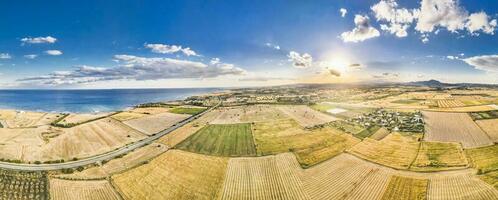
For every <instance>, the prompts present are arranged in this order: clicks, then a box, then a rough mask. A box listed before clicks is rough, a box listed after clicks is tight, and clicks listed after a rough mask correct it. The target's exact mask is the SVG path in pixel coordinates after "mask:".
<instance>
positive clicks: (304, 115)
mask: <svg viewBox="0 0 498 200" xmlns="http://www.w3.org/2000/svg"><path fill="white" fill-rule="evenodd" d="M277 108H278V109H279V110H280V111H281V112H282V113H285V114H286V115H288V116H289V117H290V118H292V119H294V120H296V121H297V122H298V123H299V124H300V125H301V126H302V127H313V126H316V125H320V124H325V123H328V122H331V121H335V120H338V119H337V118H335V117H332V116H330V115H327V114H324V113H321V112H318V111H315V110H313V109H311V108H310V107H308V106H304V105H298V106H278V107H277Z"/></svg>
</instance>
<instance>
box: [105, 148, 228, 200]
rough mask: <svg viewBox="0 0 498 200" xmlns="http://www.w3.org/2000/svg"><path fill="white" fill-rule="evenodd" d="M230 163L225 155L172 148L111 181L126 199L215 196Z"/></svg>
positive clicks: (219, 189) (212, 197) (219, 190)
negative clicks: (212, 154) (209, 154)
mask: <svg viewBox="0 0 498 200" xmlns="http://www.w3.org/2000/svg"><path fill="white" fill-rule="evenodd" d="M227 163H228V160H227V159H226V158H220V157H214V156H206V155H200V154H194V153H189V152H184V151H179V150H169V151H167V152H166V153H164V154H162V155H160V156H159V157H157V158H155V159H153V160H152V161H151V162H150V163H148V164H145V165H142V166H139V167H137V168H134V169H131V170H128V171H126V172H124V173H121V174H117V175H114V176H112V181H113V182H114V184H115V186H116V187H117V188H118V190H119V191H120V194H121V195H123V198H125V199H216V198H217V197H218V196H219V194H220V192H221V188H222V185H223V179H224V177H225V172H226V167H227Z"/></svg>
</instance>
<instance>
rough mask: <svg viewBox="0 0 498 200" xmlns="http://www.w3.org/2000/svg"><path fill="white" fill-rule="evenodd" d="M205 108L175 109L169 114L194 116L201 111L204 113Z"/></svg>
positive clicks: (181, 107)
mask: <svg viewBox="0 0 498 200" xmlns="http://www.w3.org/2000/svg"><path fill="white" fill-rule="evenodd" d="M206 109H207V108H205V107H183V106H180V107H175V108H172V109H171V110H169V112H171V113H176V114H187V115H196V114H199V113H201V112H203V111H205V110H206Z"/></svg>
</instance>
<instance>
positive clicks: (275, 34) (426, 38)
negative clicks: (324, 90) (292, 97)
mask: <svg viewBox="0 0 498 200" xmlns="http://www.w3.org/2000/svg"><path fill="white" fill-rule="evenodd" d="M381 6H383V7H381ZM436 6H437V9H438V10H437V11H438V12H439V15H438V12H430V11H431V9H432V8H435V7H436ZM377 8H378V9H377ZM382 8H384V9H382ZM385 8H387V9H385ZM341 9H344V11H347V12H345V13H344V16H342V13H341V11H340V10H341ZM448 13H450V14H448ZM497 13H498V2H496V1H471V0H462V1H456V0H418V1H392V0H383V1H378V0H377V1H361V2H360V1H330V0H328V1H277V0H272V1H214V0H212V1H82V2H79V3H74V2H68V1H51V2H50V3H48V2H41V1H15V2H7V1H2V2H0V26H1V27H3V28H2V31H0V74H1V75H0V87H5V88H9V87H17V88H19V87H20V88H121V87H134V88H137V87H206V86H214V87H220V86H227V87H228V86H259V85H277V84H287V83H296V82H320V83H322V82H324V83H329V82H331V83H333V82H356V81H415V80H426V79H439V80H442V81H446V82H481V83H498V56H497V54H498V48H497V47H498V40H497V39H498V38H497V35H496V30H495V29H496V20H495V19H497V18H498V15H497ZM355 22H356V24H355ZM400 27H402V28H400ZM355 30H356V32H355Z"/></svg>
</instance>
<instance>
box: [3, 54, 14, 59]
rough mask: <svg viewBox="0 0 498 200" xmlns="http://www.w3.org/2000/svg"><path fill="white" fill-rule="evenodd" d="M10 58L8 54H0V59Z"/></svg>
mask: <svg viewBox="0 0 498 200" xmlns="http://www.w3.org/2000/svg"><path fill="white" fill-rule="evenodd" d="M11 58H12V56H11V55H10V54H8V53H0V59H11Z"/></svg>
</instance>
